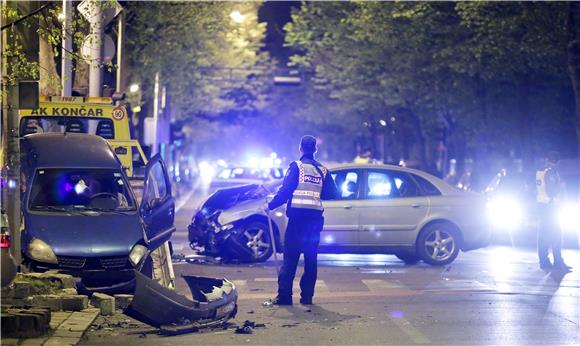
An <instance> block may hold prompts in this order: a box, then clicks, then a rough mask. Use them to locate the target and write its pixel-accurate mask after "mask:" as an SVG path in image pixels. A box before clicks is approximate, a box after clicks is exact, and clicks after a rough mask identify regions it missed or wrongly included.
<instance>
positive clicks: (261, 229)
mask: <svg viewBox="0 0 580 346" xmlns="http://www.w3.org/2000/svg"><path fill="white" fill-rule="evenodd" d="M236 237H237V240H238V241H237V242H236V243H238V244H242V245H243V250H242V251H238V252H242V253H243V254H242V256H243V257H244V258H240V259H241V260H245V261H250V262H264V261H266V260H267V259H268V258H270V256H272V253H273V249H272V241H271V240H270V230H269V228H268V224H267V223H265V222H261V221H252V222H249V223H247V224H245V225H243V227H242V229H241V230H240V232H238V234H237V235H236Z"/></svg>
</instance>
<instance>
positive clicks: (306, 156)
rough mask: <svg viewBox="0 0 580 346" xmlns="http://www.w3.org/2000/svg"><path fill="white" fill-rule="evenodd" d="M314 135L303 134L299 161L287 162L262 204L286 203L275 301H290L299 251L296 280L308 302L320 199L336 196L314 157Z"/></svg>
mask: <svg viewBox="0 0 580 346" xmlns="http://www.w3.org/2000/svg"><path fill="white" fill-rule="evenodd" d="M316 150H317V147H316V139H315V138H314V137H312V136H303V137H302V139H301V140H300V152H301V153H302V157H301V158H300V160H299V161H294V162H292V163H291V164H290V167H289V168H288V171H287V173H286V176H285V177H284V182H283V184H282V186H281V187H280V189H279V190H278V192H277V193H276V196H274V198H273V199H272V200H271V201H270V203H268V205H267V206H266V208H268V209H269V210H274V209H276V208H278V207H280V206H281V205H283V204H284V203H287V207H286V215H287V216H288V226H287V228H286V233H285V238H284V262H283V264H282V268H281V270H280V274H279V276H278V296H277V297H276V298H275V299H274V300H273V302H272V303H273V304H275V305H292V283H293V281H294V276H295V275H296V268H297V266H298V261H299V259H300V254H304V274H303V275H302V278H301V280H300V289H301V294H300V296H301V298H300V303H301V304H303V305H310V304H312V297H313V296H314V285H315V284H316V276H317V267H318V263H317V256H318V244H319V242H320V232H321V231H322V227H323V226H324V217H323V216H322V215H323V212H324V208H323V206H322V200H324V199H334V198H336V196H337V191H336V185H335V183H334V180H333V179H332V176H331V175H330V173H329V172H328V169H326V167H324V166H323V165H322V164H320V163H319V162H318V161H316V160H315V159H314V154H315V153H316Z"/></svg>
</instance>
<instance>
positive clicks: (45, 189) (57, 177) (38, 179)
mask: <svg viewBox="0 0 580 346" xmlns="http://www.w3.org/2000/svg"><path fill="white" fill-rule="evenodd" d="M29 208H30V209H31V210H48V211H69V210H87V211H131V210H135V204H134V203H133V199H132V198H131V194H130V193H129V190H128V187H127V184H126V182H125V180H124V179H123V176H122V174H121V172H120V171H117V170H106V169H59V168H53V169H39V170H38V171H37V173H36V175H35V177H34V181H33V183H32V187H31V190H30V197H29Z"/></svg>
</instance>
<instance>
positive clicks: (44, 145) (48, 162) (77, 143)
mask: <svg viewBox="0 0 580 346" xmlns="http://www.w3.org/2000/svg"><path fill="white" fill-rule="evenodd" d="M21 141H22V142H21V147H22V151H23V152H24V153H27V154H28V155H27V156H28V160H30V161H29V162H28V164H30V165H34V166H36V167H45V168H48V167H59V168H112V169H120V168H121V163H120V162H119V160H118V158H117V156H116V155H115V153H114V152H113V150H112V149H111V147H110V146H109V143H108V142H107V141H106V140H105V139H103V138H101V137H99V136H93V135H89V134H80V133H37V134H30V135H26V136H24V137H23V138H22V140H21ZM31 154H32V155H31Z"/></svg>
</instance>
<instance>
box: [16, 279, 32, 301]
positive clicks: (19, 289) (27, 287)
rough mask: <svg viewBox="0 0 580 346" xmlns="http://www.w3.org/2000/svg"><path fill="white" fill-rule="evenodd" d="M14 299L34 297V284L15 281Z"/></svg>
mask: <svg viewBox="0 0 580 346" xmlns="http://www.w3.org/2000/svg"><path fill="white" fill-rule="evenodd" d="M12 284H13V285H14V293H13V296H14V298H26V297H29V296H30V295H32V283H30V282H28V281H14V282H13V283H12Z"/></svg>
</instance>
